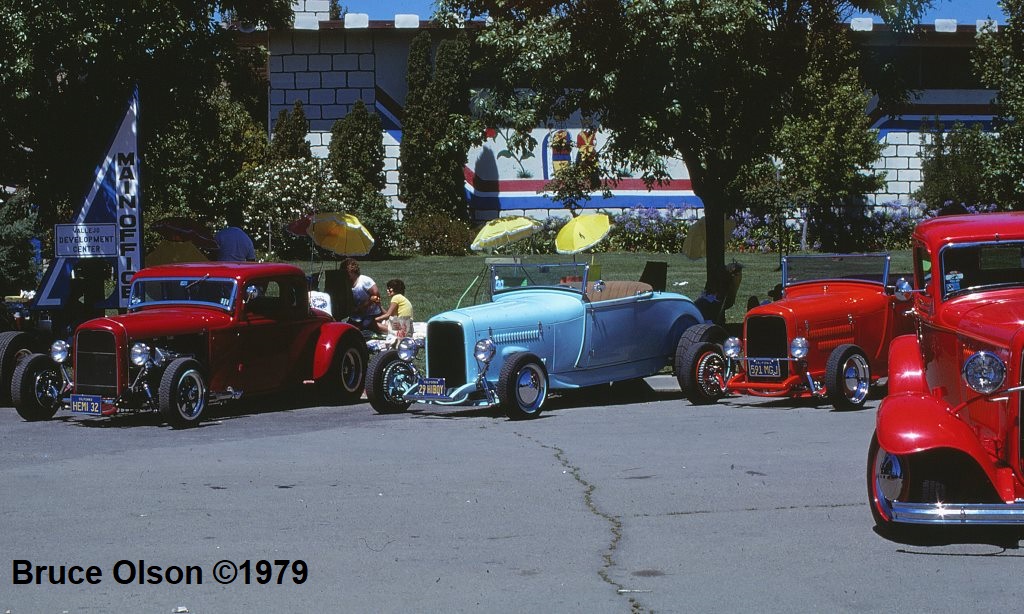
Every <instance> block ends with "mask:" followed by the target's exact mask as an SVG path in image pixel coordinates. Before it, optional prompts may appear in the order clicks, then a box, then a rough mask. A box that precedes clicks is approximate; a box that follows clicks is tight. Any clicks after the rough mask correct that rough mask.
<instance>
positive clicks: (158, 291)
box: [11, 263, 367, 427]
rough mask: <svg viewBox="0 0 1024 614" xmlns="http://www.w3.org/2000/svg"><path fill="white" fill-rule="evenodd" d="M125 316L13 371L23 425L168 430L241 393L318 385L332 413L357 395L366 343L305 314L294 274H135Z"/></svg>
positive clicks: (247, 268) (257, 267)
mask: <svg viewBox="0 0 1024 614" xmlns="http://www.w3.org/2000/svg"><path fill="white" fill-rule="evenodd" d="M129 305H130V306H129V310H128V313H126V314H124V315H116V316H112V317H102V318H96V319H93V320H89V321H87V322H85V323H84V324H82V325H81V326H79V327H78V329H77V330H76V331H75V335H74V339H73V343H72V344H71V345H70V346H69V345H68V343H67V342H65V341H64V340H58V341H55V342H54V343H53V345H52V346H51V348H50V355H49V356H47V355H45V354H34V355H32V356H30V357H28V358H26V359H25V360H22V361H21V362H20V363H18V366H17V368H16V369H15V372H14V378H13V381H12V382H11V396H12V399H13V400H14V406H15V408H16V409H17V411H18V414H19V415H21V417H22V418H24V419H25V420H47V419H49V418H51V417H53V415H54V414H55V413H56V412H57V410H59V409H69V410H71V411H72V412H75V413H80V414H90V415H96V416H109V415H113V414H118V413H131V412H136V411H140V410H158V411H159V412H160V413H161V414H162V415H163V417H164V419H165V420H166V421H167V422H168V423H170V424H171V425H173V426H178V427H183V426H190V425H193V424H196V423H198V422H199V419H200V417H201V415H202V413H203V410H204V409H205V408H206V407H207V405H209V404H212V403H217V402H220V401H224V400H227V399H233V398H238V397H239V396H241V395H242V394H243V393H244V394H246V395H250V394H262V393H270V392H276V391H280V390H284V389H287V388H289V387H292V386H296V385H299V384H302V383H303V382H310V381H312V382H315V383H316V384H318V386H319V387H320V388H321V389H322V390H323V391H324V392H326V393H328V394H329V395H331V396H333V397H334V398H335V399H337V400H339V401H355V400H357V399H359V397H360V396H361V394H362V391H363V377H364V374H365V372H366V368H365V367H366V360H367V350H366V343H365V341H364V340H363V337H362V335H361V334H360V332H359V331H358V330H357V329H356V328H355V327H353V326H351V325H349V324H346V323H342V322H336V321H334V319H333V318H331V316H329V315H328V314H326V313H325V312H323V311H320V310H317V309H313V308H311V307H310V306H309V302H308V293H307V284H306V278H305V277H304V276H303V273H302V270H301V269H299V268H297V267H294V266H291V265H286V264H255V263H201V264H177V265H166V266H157V267H151V268H147V269H143V270H142V271H140V272H138V273H137V274H136V275H135V277H134V278H133V280H132V286H131V296H130V298H129Z"/></svg>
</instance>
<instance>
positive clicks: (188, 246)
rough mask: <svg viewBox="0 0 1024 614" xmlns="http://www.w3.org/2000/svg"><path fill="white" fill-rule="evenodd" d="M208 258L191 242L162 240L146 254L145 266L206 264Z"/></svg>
mask: <svg viewBox="0 0 1024 614" xmlns="http://www.w3.org/2000/svg"><path fill="white" fill-rule="evenodd" d="M207 260H209V258H207V257H206V254H204V253H203V252H201V251H199V248H198V247H196V244H195V243H193V242H191V241H171V240H170V239H164V240H163V241H161V242H160V243H158V244H157V246H156V247H155V248H153V251H151V252H149V253H148V254H146V266H156V265H158V264H175V263H178V262H206V261H207Z"/></svg>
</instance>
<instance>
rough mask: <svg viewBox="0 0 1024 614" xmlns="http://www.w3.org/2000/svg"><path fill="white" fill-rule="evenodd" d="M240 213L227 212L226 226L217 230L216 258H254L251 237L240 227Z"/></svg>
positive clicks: (243, 259) (236, 260)
mask: <svg viewBox="0 0 1024 614" xmlns="http://www.w3.org/2000/svg"><path fill="white" fill-rule="evenodd" d="M241 225H242V214H241V213H238V212H233V213H229V214H228V226H227V228H222V229H220V230H218V231H217V234H216V235H215V236H214V239H215V240H216V241H217V260H221V261H234V262H245V261H255V260H256V248H255V247H254V246H253V243H252V239H250V238H249V235H247V234H246V233H245V231H244V230H242V228H241Z"/></svg>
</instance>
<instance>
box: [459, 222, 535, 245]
mask: <svg viewBox="0 0 1024 614" xmlns="http://www.w3.org/2000/svg"><path fill="white" fill-rule="evenodd" d="M540 229H541V225H540V222H538V221H537V220H534V219H531V218H528V217H523V216H521V215H516V216H511V217H499V218H498V219H494V220H491V221H489V222H487V223H486V224H484V226H483V228H481V229H480V232H478V233H476V238H474V239H473V243H472V244H470V246H469V249H471V250H473V251H475V252H479V251H483V250H485V249H494V248H496V247H501V246H503V245H508V244H509V243H512V242H513V241H518V240H520V239H525V238H526V237H528V236H530V235H532V234H536V233H537V232H540Z"/></svg>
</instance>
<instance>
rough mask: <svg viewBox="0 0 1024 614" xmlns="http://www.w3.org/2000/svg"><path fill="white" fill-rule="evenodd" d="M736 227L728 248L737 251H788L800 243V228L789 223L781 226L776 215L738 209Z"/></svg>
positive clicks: (763, 252) (735, 217)
mask: <svg viewBox="0 0 1024 614" xmlns="http://www.w3.org/2000/svg"><path fill="white" fill-rule="evenodd" d="M733 219H735V220H736V228H735V229H734V230H733V231H732V238H731V239H730V240H729V241H728V242H727V245H728V249H730V250H733V251H737V252H747V253H761V254H766V253H770V252H788V251H790V250H792V249H793V248H794V247H795V246H797V245H800V235H799V233H800V230H799V228H794V227H792V226H790V225H789V224H783V225H782V226H781V231H782V232H781V236H780V225H779V224H778V222H777V218H776V215H774V214H771V213H766V214H758V213H754V212H751V211H738V212H737V213H736V215H734V216H733Z"/></svg>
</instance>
